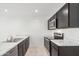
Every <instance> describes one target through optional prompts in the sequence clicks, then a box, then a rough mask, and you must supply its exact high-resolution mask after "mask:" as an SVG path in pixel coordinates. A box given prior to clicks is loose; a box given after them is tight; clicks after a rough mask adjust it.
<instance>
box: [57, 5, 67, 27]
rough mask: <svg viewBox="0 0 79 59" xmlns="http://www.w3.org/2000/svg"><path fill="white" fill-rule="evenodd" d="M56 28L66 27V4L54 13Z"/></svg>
mask: <svg viewBox="0 0 79 59" xmlns="http://www.w3.org/2000/svg"><path fill="white" fill-rule="evenodd" d="M56 20H57V28H68V4H66V5H65V6H64V7H63V8H61V9H60V10H59V12H57V14H56Z"/></svg>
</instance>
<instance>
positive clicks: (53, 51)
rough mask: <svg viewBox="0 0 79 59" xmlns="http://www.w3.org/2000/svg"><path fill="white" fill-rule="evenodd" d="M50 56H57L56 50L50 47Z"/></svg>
mask: <svg viewBox="0 0 79 59" xmlns="http://www.w3.org/2000/svg"><path fill="white" fill-rule="evenodd" d="M51 56H58V50H57V49H56V48H55V47H54V46H51Z"/></svg>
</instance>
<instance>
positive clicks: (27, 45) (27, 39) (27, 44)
mask: <svg viewBox="0 0 79 59" xmlns="http://www.w3.org/2000/svg"><path fill="white" fill-rule="evenodd" d="M25 41H26V43H25V45H26V52H27V49H28V48H29V37H28V38H26V40H25Z"/></svg>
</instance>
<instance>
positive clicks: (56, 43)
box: [50, 40, 79, 56]
mask: <svg viewBox="0 0 79 59" xmlns="http://www.w3.org/2000/svg"><path fill="white" fill-rule="evenodd" d="M78 42H79V41H77V42H75V41H70V40H51V47H50V55H51V56H79V43H78Z"/></svg>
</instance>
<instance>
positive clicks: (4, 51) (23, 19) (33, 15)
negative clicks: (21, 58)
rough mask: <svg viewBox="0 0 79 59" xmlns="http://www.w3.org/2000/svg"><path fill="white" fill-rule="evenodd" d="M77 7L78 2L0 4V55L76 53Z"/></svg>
mask: <svg viewBox="0 0 79 59" xmlns="http://www.w3.org/2000/svg"><path fill="white" fill-rule="evenodd" d="M78 6H79V4H78V3H75V4H74V3H0V10H1V11H0V56H54V55H56V56H63V55H64V56H70V55H74V56H75V55H76V56H77V55H78V56H79V53H78V52H79V51H78V49H79V43H78V41H79V40H78V37H79V36H78V32H79V28H78V27H79V24H78V9H79V8H78ZM74 11H75V12H74ZM55 34H56V35H59V36H57V37H56V36H55ZM55 37H56V38H55ZM46 39H47V40H48V41H47V40H46ZM54 39H55V40H54ZM45 40H46V41H45ZM47 43H48V44H47ZM53 45H55V48H56V49H57V51H58V52H57V51H56V50H54V49H53V48H52V46H53ZM63 46H65V47H66V48H65V47H64V50H63V48H61V47H63ZM72 46H73V47H72ZM67 47H68V49H67ZM74 47H75V48H74ZM70 48H71V49H72V50H71V49H70ZM61 50H62V51H61ZM74 50H76V53H74ZM40 51H42V52H40ZM55 51H56V52H55ZM67 51H70V52H71V53H70V52H69V53H70V54H69V53H68V52H67ZM72 51H73V52H72ZM59 52H60V53H59ZM63 52H64V53H63ZM66 52H67V53H66Z"/></svg>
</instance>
